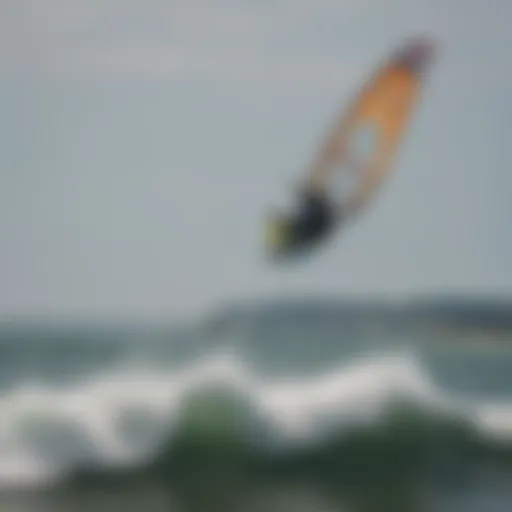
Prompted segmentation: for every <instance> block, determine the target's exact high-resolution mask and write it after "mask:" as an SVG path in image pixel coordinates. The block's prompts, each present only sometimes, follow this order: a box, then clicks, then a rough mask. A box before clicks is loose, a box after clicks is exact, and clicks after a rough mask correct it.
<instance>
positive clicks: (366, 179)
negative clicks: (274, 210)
mask: <svg viewBox="0 0 512 512" xmlns="http://www.w3.org/2000/svg"><path fill="white" fill-rule="evenodd" d="M433 51H434V46H433V44H432V42H430V41H428V40H425V39H421V40H419V39H418V40H414V41H410V42H408V43H407V44H405V45H404V46H403V47H401V48H400V49H399V50H398V51H397V52H396V53H395V54H394V55H392V56H391V58H390V59H389V60H388V61H387V62H386V63H384V64H383V65H382V66H381V67H380V68H379V69H378V70H377V72H376V73H375V74H374V76H373V77H371V79H370V80H369V81H368V82H367V83H366V84H365V85H364V86H363V88H362V90H361V91H360V92H359V94H358V95H357V96H356V97H355V98H354V100H353V101H352V103H351V104H350V105H349V108H348V111H347V112H345V113H344V115H342V116H340V118H339V119H338V120H337V122H336V124H335V126H334V127H332V128H331V130H330V132H329V133H328V135H327V138H326V141H325V143H324V144H323V146H322V147H321V149H320V151H319V153H318V155H317V156H316V158H315V160H314V161H313V164H312V166H311V169H310V172H309V174H308V177H307V183H306V186H308V187H310V188H314V189H317V190H322V191H325V192H328V191H329V187H330V182H331V179H332V178H333V176H334V175H335V174H336V173H338V172H347V170H349V171H350V172H352V173H355V174H356V180H355V184H354V186H353V188H352V190H351V191H350V193H349V195H348V197H347V198H346V199H345V200H343V205H342V206H343V210H344V211H345V213H347V212H348V213H349V214H353V213H355V212H357V211H359V210H360V208H361V207H362V206H363V205H364V204H366V203H367V201H368V200H369V199H370V198H371V197H372V196H373V195H374V193H375V192H376V191H377V189H378V187H379V185H380V184H381V183H382V182H383V180H384V178H385V177H386V175H387V174H388V173H389V171H390V168H391V164H392V162H393V159H394V157H395V155H396V153H397V150H398V147H399V145H400V142H401V140H402V138H403V134H404V131H405V130H406V128H407V125H408V121H409V119H410V116H411V113H412V110H413V107H414V105H415V104H416V103H417V99H418V94H419V92H420V89H421V86H422V83H423V78H424V73H425V70H426V67H427V65H428V64H429V62H430V61H431V59H432V56H433ZM367 129H371V131H372V133H373V144H372V147H371V148H370V149H369V150H367V151H366V152H365V154H364V155H363V158H361V156H360V155H357V158H354V156H355V151H354V144H355V141H356V139H357V136H358V134H360V133H361V131H362V130H367Z"/></svg>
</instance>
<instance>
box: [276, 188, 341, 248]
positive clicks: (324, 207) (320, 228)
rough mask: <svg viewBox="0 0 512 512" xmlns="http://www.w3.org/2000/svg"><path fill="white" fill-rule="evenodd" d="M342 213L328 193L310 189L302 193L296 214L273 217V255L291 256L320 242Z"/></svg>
mask: <svg viewBox="0 0 512 512" xmlns="http://www.w3.org/2000/svg"><path fill="white" fill-rule="evenodd" d="M338 213H339V212H338V211H337V209H335V207H334V205H333V204H332V203H331V202H330V201H329V198H328V197H327V196H326V195H325V194H324V193H320V192H314V191H312V190H309V189H306V190H303V191H301V195H300V203H299V210H298V212H297V213H296V214H294V215H282V214H280V215H278V216H274V217H272V218H271V226H270V228H271V231H272V233H271V240H270V241H269V243H270V246H271V247H270V249H271V251H272V253H274V254H275V255H282V254H287V253H290V252H294V251H296V250H300V249H306V248H308V247H310V246H312V245H315V244H316V243H318V242H320V241H321V240H322V239H324V238H325V237H326V236H327V235H329V234H330V232H331V231H332V229H333V228H334V226H335V224H336V221H337V220H338V218H339V215H338Z"/></svg>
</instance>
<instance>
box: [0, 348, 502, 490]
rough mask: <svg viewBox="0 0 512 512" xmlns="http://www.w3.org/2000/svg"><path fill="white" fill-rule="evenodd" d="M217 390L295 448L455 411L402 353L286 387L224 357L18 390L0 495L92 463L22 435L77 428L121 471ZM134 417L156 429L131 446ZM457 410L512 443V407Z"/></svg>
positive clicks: (6, 435) (1, 442)
mask: <svg viewBox="0 0 512 512" xmlns="http://www.w3.org/2000/svg"><path fill="white" fill-rule="evenodd" d="M219 383H220V384H223V385H225V386H229V387H230V388H233V389H234V390H235V391H236V392H239V393H242V394H243V395H244V396H246V397H249V399H250V400H251V401H252V402H253V404H254V407H255V408H257V409H258V410H259V411H260V413H261V414H260V416H262V417H263V418H264V419H265V420H266V421H267V422H268V423H269V425H273V426H274V428H275V430H277V431H278V432H279V433H280V435H281V436H283V437H284V438H290V439H298V440H301V439H305V438H309V439H311V438H314V437H315V436H316V435H318V434H319V433H320V432H321V431H322V429H324V428H325V427H326V425H330V426H334V425H335V426H338V427H339V426H340V425H342V424H347V423H351V424H353V423H354V422H368V421H375V419H376V418H377V417H378V416H379V414H380V413H381V412H382V411H383V410H384V409H385V408H386V406H387V405H388V404H389V402H390V401H391V400H395V399H396V398H397V397H403V398H404V397H405V398H409V399H412V400H415V401H416V402H420V403H423V404H426V405H428V406H430V407H438V408H439V407H443V408H448V409H449V408H456V407H457V408H461V407H460V404H459V403H457V402H456V401H454V400H450V399H449V398H448V397H447V396H446V395H444V394H443V393H442V392H440V390H439V389H438V388H437V387H436V386H435V384H434V383H433V382H432V380H431V379H430V377H429V376H428V374H427V373H426V371H425V370H424V369H423V368H422V366H421V364H420V363H419V362H418V360H416V359H415V357H414V356H413V355H411V354H404V353H402V354H395V355H387V356H377V355H374V356H373V357H370V356H368V357H366V358H364V359H363V358H360V359H359V360H354V361H352V362H351V363H345V364H344V365H343V366H340V367H338V368H334V369H332V370H331V371H329V372H326V373H324V374H321V375H317V376H310V377H307V378H305V377H303V378H289V379H286V380H285V379H274V380H269V379H265V378H263V377H262V376H259V375H257V374H256V373H255V372H253V371H251V369H250V368H249V367H248V366H247V365H246V364H245V363H244V362H243V361H242V360H240V358H238V357H236V355H235V354H233V353H232V352H222V353H218V354H216V355H214V356H212V357H210V358H208V359H205V360H202V361H199V362H197V363H195V364H191V365H189V366H187V367H184V368H182V369H181V370H180V371H177V372H174V373H165V372H164V371H162V370H161V369H160V370H158V371H156V370H154V369H151V368H149V367H145V368H144V367H137V366H136V365H134V364H132V366H130V367H125V368H120V369H118V370H117V371H111V372H108V373H105V374H103V375H99V376H96V377H94V378H91V379H90V380H89V381H86V382H82V383H81V384H77V385H76V386H75V387H66V388H55V387H54V388H51V387H45V386H42V385H40V384H37V383H34V382H31V383H27V382H25V383H23V384H20V385H19V386H18V387H17V388H16V389H14V390H11V391H9V392H8V393H5V394H3V395H0V450H1V448H2V447H4V448H5V450H2V451H1V453H0V461H1V463H0V485H8V486H11V485H13V484H16V485H22V484H23V483H26V484H27V485H29V484H33V483H34V482H35V481H37V480H42V479H44V478H55V477H56V475H58V474H59V473H60V472H61V471H65V470H66V469H69V467H70V466H71V467H72V466H73V464H75V463H78V462H79V461H81V460H83V458H84V457H89V459H88V460H90V457H91V454H90V453H86V452H84V451H83V450H82V449H80V448H79V447H77V448H76V450H73V451H72V452H71V455H70V453H69V452H67V453H65V454H60V455H59V454H58V453H55V454H52V455H53V456H52V457H51V460H46V459H45V456H44V455H41V453H43V452H44V450H43V448H44V447H43V446H38V445H37V442H35V443H34V440H33V439H30V442H29V437H30V436H29V434H28V431H29V429H28V427H27V425H32V424H33V423H34V422H35V423H37V422H50V423H51V424H55V425H56V424H62V425H68V426H69V425H74V426H77V425H79V426H80V428H81V430H80V432H82V434H81V435H83V436H84V437H86V438H87V441H88V442H87V443H85V445H87V446H89V447H90V446H93V447H95V451H94V457H95V458H96V459H97V461H98V463H108V464H112V463H117V464H128V463H131V462H133V461H135V460H137V459H138V458H140V457H143V456H144V455H145V454H146V455H147V450H148V446H155V443H157V441H158V439H152V440H148V439H147V438H146V437H147V436H156V437H159V438H161V437H162V436H163V435H164V434H165V433H168V432H169V431H170V430H171V429H172V425H173V421H176V420H177V419H178V418H179V411H180V410H181V407H182V406H183V404H184V401H185V400H186V397H187V396H188V393H189V392H191V391H193V390H194V389H198V388H199V389H201V388H204V389H208V388H210V387H211V386H212V385H214V384H219ZM134 410H135V411H137V410H138V411H140V412H141V414H142V416H143V417H144V418H145V420H144V421H147V423H148V424H149V423H151V424H152V425H153V427H154V428H151V429H147V430H146V431H145V433H144V434H143V435H141V436H139V437H137V436H135V438H134V437H133V436H131V437H130V436H129V437H126V435H124V434H123V429H122V428H121V426H120V418H121V416H122V415H123V413H125V412H126V411H134ZM464 410H465V411H466V413H467V414H468V416H469V417H470V418H471V419H472V420H473V421H475V423H476V424H477V425H478V426H479V428H481V429H482V431H485V432H487V433H489V435H493V434H494V433H498V432H499V433H500V434H503V432H505V431H506V432H507V433H508V435H510V436H512V404H502V405H500V407H499V408H497V407H494V408H493V407H490V406H488V404H473V405H472V406H471V407H468V406H467V405H466V406H465V408H464ZM36 430H37V429H36ZM31 435H33V431H32V434H31ZM145 436H146V437H145ZM36 437H37V436H36ZM149 441H151V442H149ZM41 442H42V441H41ZM39 449H40V450H39ZM46 458H47V454H46Z"/></svg>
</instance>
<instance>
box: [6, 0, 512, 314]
mask: <svg viewBox="0 0 512 512" xmlns="http://www.w3.org/2000/svg"><path fill="white" fill-rule="evenodd" d="M511 24H512V2H510V0H485V1H482V0H295V1H293V0H282V1H271V0H258V1H253V2H248V1H244V0H209V1H208V0H174V1H173V0H144V1H142V0H139V1H135V0H3V1H2V2H1V6H0V87H1V91H2V94H1V98H2V115H1V116H0V134H1V138H0V141H1V142H0V145H1V151H0V173H1V174H0V243H1V252H0V313H1V314H3V315H10V314H11V313H61V314H93V315H96V314H98V315H103V316H104V315H107V316H108V315H114V314H116V315H117V314H123V315H160V316H164V317H173V316H175V315H181V314H183V313H188V312H192V313H193V312H195V311H199V310H201V309H203V308H208V307H209V306H210V305H212V304H213V303H216V302H219V301H220V302H222V301H228V300H231V299H233V298H236V297H251V296H261V295H265V296H272V295H274V294H279V295H281V294H284V293H296V294H298V293H306V292H314V293H320V292H329V293H331V292H334V293H337V294H352V293H364V294H368V293H379V294H399V295H401V294H403V293H410V292H418V291H419V292H431V291H444V290H449V291H475V290H476V291H485V292H494V293H500V294H508V295H512V227H511V226H512V201H511V200H510V191H511V190H512V171H511V169H510V157H509V150H510V144H511V142H512V140H511V138H510V119H511V118H512V98H511V92H512V58H511V49H512V31H511V30H510V26H511ZM417 33H421V34H427V35H430V36H432V37H434V38H435V39H436V40H437V41H438V44H439V47H440V51H439V54H438V58H437V61H436V62H435V65H434V66H433V67H432V68H431V70H430V71H431V73H430V76H429V80H428V83H427V86H426V88H425V90H424V94H423V96H422V101H421V104H420V105H419V108H418V109H417V111H416V115H415V117H414V122H413V125H412V129H411V130H410V132H409V133H408V136H407V139H406V143H405V145H404V146H403V148H402V151H401V152H400V156H399V158H398V160H397V162H396V166H395V169H394V173H393V174H392V179H391V180H390V181H389V183H388V184H387V185H386V187H385V188H384V189H383V191H382V193H381V194H380V195H379V196H378V200H377V201H376V202H375V203H374V204H373V205H372V208H371V209H370V210H368V211H367V213H366V214H365V215H364V217H362V218H361V219H360V222H359V223H357V224H355V225H354V226H352V227H350V229H349V230H347V231H346V232H345V233H340V235H339V236H337V237H336V239H335V240H334V241H333V243H331V244H330V245H329V246H328V247H326V248H325V249H324V250H321V251H319V252H318V253H317V255H316V256H315V257H314V258H311V259H310V260H308V261H306V262H304V263H302V264H300V265H294V266H291V267H289V268H284V269H283V268H281V269H274V268H272V266H270V265H268V264H267V263H265V261H264V260H263V257H262V250H261V249H262V246H261V236H260V232H261V224H262V219H263V216H264V214H265V212H266V211H267V210H268V208H269V207H270V206H272V205H278V204H279V203H280V202H282V201H285V200H286V198H287V193H288V192H289V186H290V185H291V184H293V183H294V182H297V181H298V179H299V178H300V176H301V174H300V173H301V172H303V170H304V168H305V167H306V165H307V163H308V162H309V160H310V159H311V156H312V153H313V152H314V151H315V149H316V145H317V144H318V141H319V140H320V138H321V136H322V135H323V134H324V133H325V130H326V128H327V126H328V125H329V123H330V122H331V121H332V118H333V116H334V115H335V114H336V113H337V112H338V111H339V110H340V108H342V107H343V106H344V103H345V102H346V101H347V100H348V98H349V97H350V96H351V95H352V93H353V92H354V90H356V88H357V87H358V86H359V85H360V84H361V82H362V81H363V80H364V79H365V78H366V77H367V76H368V73H369V72H370V71H372V70H373V68H374V67H375V65H376V64H378V63H379V62H380V61H381V59H382V58H383V57H386V56H387V55H388V54H389V52H390V51H392V50H393V49H394V48H395V47H396V46H397V45H398V44H400V43H401V42H402V41H403V40H404V39H405V38H408V37H409V36H411V35H415V34H417Z"/></svg>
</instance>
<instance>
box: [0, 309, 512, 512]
mask: <svg viewBox="0 0 512 512" xmlns="http://www.w3.org/2000/svg"><path fill="white" fill-rule="evenodd" d="M441 309H442V310H443V311H444V314H443V315H442V321H440V320H439V318H441V317H440V315H439V312H438V310H436V313H435V314H434V315H433V316H434V317H435V318H434V319H433V317H432V314H429V315H427V316H425V315H424V314H423V313H422V314H420V315H418V312H417V310H414V311H415V312H414V314H413V313H412V312H411V310H407V311H405V312H404V311H401V313H400V314H397V313H396V308H395V309H393V308H391V310H390V309H389V308H388V309H386V308H384V309H379V308H377V309H376V307H375V305H365V304H362V305H361V304H358V305H356V306H350V307H348V306H347V305H343V306H340V305H339V304H329V303H326V302H325V301H324V302H323V303H322V302H312V303H309V304H300V305H298V304H275V303H271V304H267V305H265V306H264V307H260V306H255V305H247V306H245V307H242V308H240V307H239V308H234V309H231V310H229V309H228V310H226V311H224V312H220V313H217V314H214V315H213V316H212V318H209V319H205V320H204V321H201V322H199V321H198V322H197V323H196V324H194V323H191V324H190V325H186V326H174V325H165V324H162V323H154V324H151V323H150V322H146V323H136V322H130V323H129V322H125V323H121V322H113V321H112V322H93V321H92V320H91V321H79V320H78V319H58V318H53V319H35V318H25V319H23V318H16V319H12V318H11V319H3V320H2V322H0V510H2V512H14V511H16V512H19V511H23V512H47V511H51V512H59V511H68V510H69V511H75V510H76V511H81V510H84V511H86V510H94V511H95V512H101V511H106V510H108V511H112V510H127V511H131V510H133V511H136V510H137V511H139V510H143V511H144V512H160V511H164V510H165V511H178V510H184V511H189V510H190V511H195V510H197V511H200V510H204V511H216V510H218V511H226V512H227V511H230V510H233V511H245V510H247V511H254V512H256V511H260V510H261V511H265V512H272V511H274V510H275V511H276V512H277V511H279V512H283V511H287V510H289V511H294V512H295V511H303V512H331V511H347V512H350V511H354V512H358V511H361V512H370V511H379V512H386V511H390V512H391V511H393V512H400V511H409V512H411V511H416V510H417V511H433V512H444V511H446V512H457V511H461V512H462V511H463V512H480V511H482V512H483V511H485V512H501V511H503V512H509V511H510V510H512V485H511V484H512V450H511V448H512V344H511V343H510V342H511V341H512V329H510V328H509V327H508V324H507V325H506V326H505V327H504V326H503V322H502V321H500V322H498V320H497V318H496V317H495V316H493V317H492V321H490V320H489V318H490V317H489V315H488V314H487V313H488V311H489V308H487V309H486V315H487V316H486V315H483V316H482V315H480V316H479V315H477V314H476V313H475V311H474V309H471V310H468V311H470V314H469V313H467V312H466V313H467V314H465V316H466V317H467V318H470V319H471V322H467V321H466V322H462V323H461V322H460V321H459V322H450V321H448V320H447V318H455V317H457V318H458V319H459V320H460V314H461V313H460V310H458V309H457V314H455V313H454V312H453V308H452V309H450V308H448V310H449V314H446V310H447V307H446V304H444V305H443V307H442V308H441ZM429 311H430V310H429ZM479 311H480V313H481V308H480V309H479ZM491 311H492V308H491ZM508 311H509V310H505V311H504V312H503V310H501V313H500V315H498V316H500V319H501V320H503V318H505V320H506V319H510V318H511V316H510V314H509V312H508ZM510 311H512V309H511V310H510ZM427 317H428V321H426V320H425V318H427ZM476 317H478V318H479V321H478V322H475V318H476ZM411 318H412V320H411ZM436 318H437V320H435V319H436ZM505 323H506V322H505Z"/></svg>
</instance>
